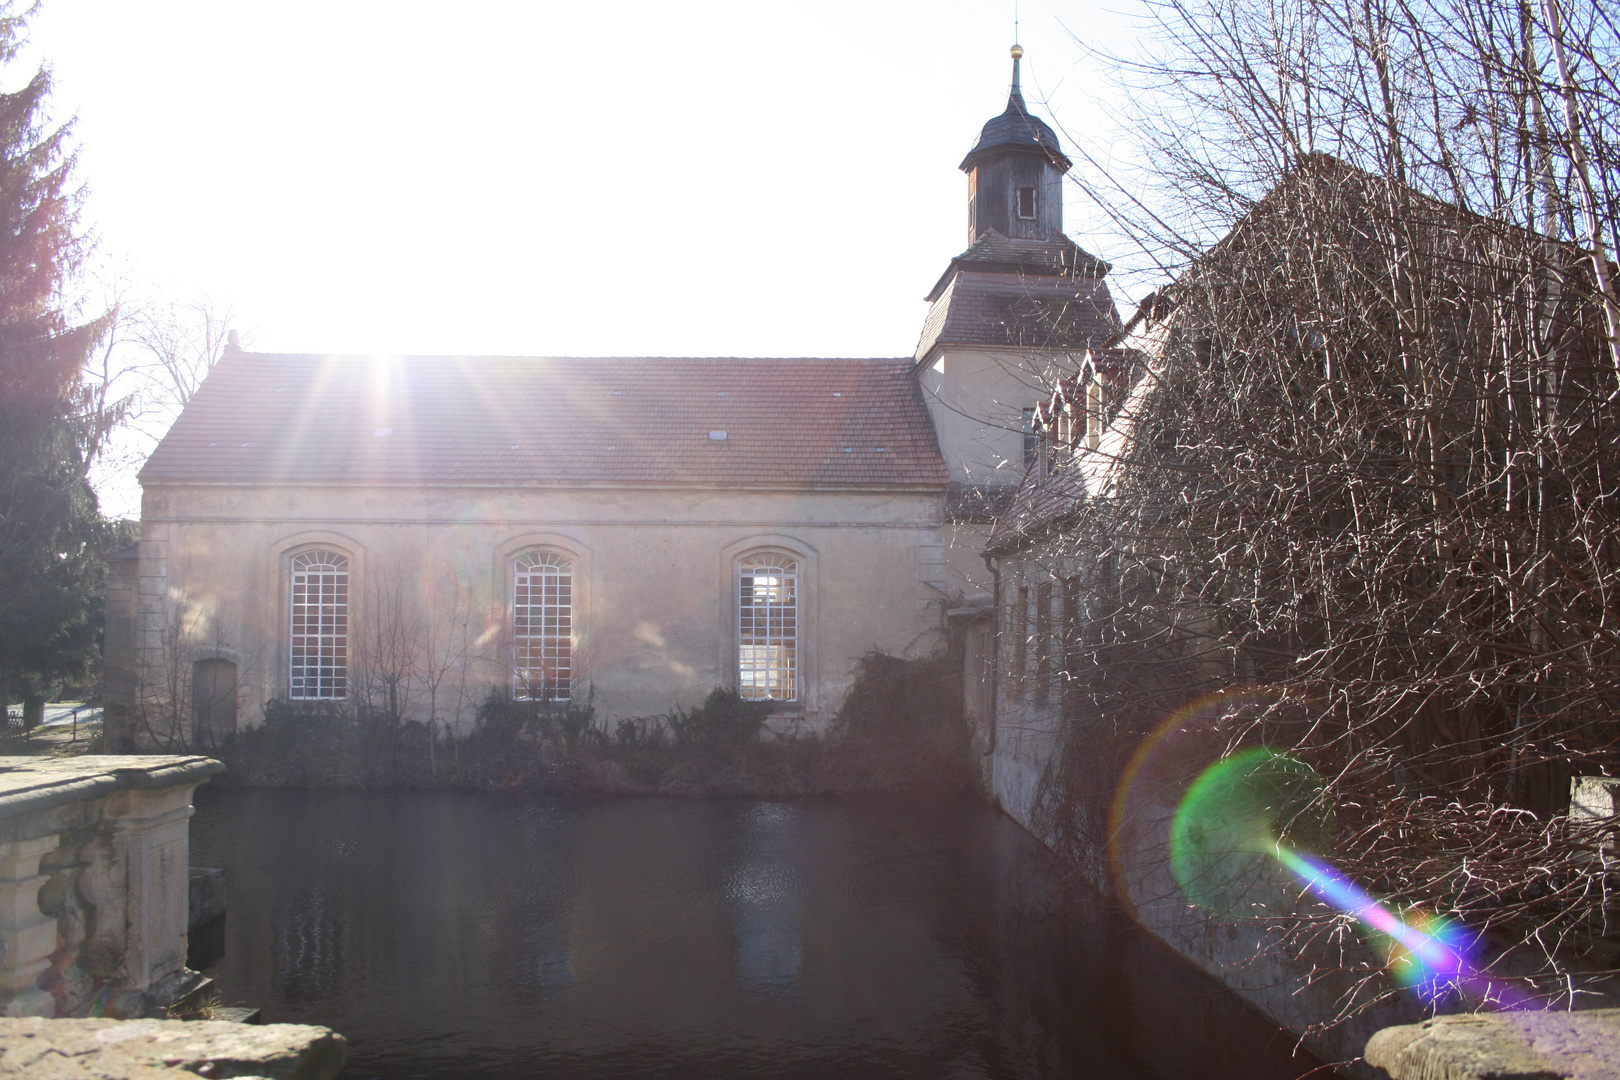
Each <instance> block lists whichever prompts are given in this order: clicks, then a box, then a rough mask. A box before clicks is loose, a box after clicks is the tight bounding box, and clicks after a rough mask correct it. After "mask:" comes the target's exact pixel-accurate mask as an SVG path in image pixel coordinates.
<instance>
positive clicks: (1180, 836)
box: [1170, 747, 1333, 918]
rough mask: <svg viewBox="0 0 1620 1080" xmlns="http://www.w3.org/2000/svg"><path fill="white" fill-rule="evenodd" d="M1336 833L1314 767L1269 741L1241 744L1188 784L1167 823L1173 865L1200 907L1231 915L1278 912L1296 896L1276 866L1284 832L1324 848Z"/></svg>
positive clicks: (1292, 838)
mask: <svg viewBox="0 0 1620 1080" xmlns="http://www.w3.org/2000/svg"><path fill="white" fill-rule="evenodd" d="M1332 832H1333V808H1332V805H1331V803H1329V802H1328V801H1327V798H1326V793H1325V785H1324V784H1323V783H1322V778H1321V777H1320V776H1318V775H1317V774H1316V770H1315V769H1313V768H1311V767H1310V766H1309V765H1307V764H1305V763H1304V762H1302V761H1300V760H1298V759H1296V758H1292V757H1289V756H1288V755H1287V754H1279V753H1276V752H1275V751H1272V750H1268V749H1266V748H1264V747H1255V748H1253V749H1249V750H1240V751H1238V752H1237V753H1235V754H1230V755H1228V756H1226V757H1224V758H1222V759H1221V760H1219V761H1217V762H1216V763H1215V764H1213V765H1211V766H1210V767H1209V768H1207V769H1205V770H1204V771H1203V773H1202V774H1201V775H1200V776H1199V777H1198V779H1197V780H1195V781H1194V782H1193V784H1192V786H1191V787H1189V788H1188V789H1187V794H1186V795H1185V796H1183V798H1182V800H1181V803H1180V805H1179V806H1178V807H1177V808H1176V814H1175V817H1174V818H1173V819H1172V821H1171V824H1170V865H1171V869H1172V871H1173V872H1174V874H1175V877H1176V884H1178V885H1180V886H1181V891H1182V892H1184V893H1186V894H1187V897H1188V899H1190V900H1192V901H1193V902H1194V903H1196V904H1198V905H1199V906H1200V907H1202V908H1206V909H1208V910H1211V911H1218V912H1220V913H1221V914H1223V915H1227V916H1231V917H1234V918H1242V917H1244V916H1251V915H1253V916H1261V915H1274V914H1281V913H1282V912H1283V911H1285V910H1287V909H1288V908H1289V907H1291V906H1292V903H1293V900H1294V895H1295V890H1294V889H1292V888H1290V884H1291V883H1290V881H1289V880H1288V878H1287V877H1285V876H1284V875H1283V874H1281V873H1280V872H1279V867H1278V865H1277V859H1276V852H1277V850H1278V849H1279V846H1280V844H1281V841H1282V839H1283V838H1285V837H1286V838H1287V839H1288V840H1289V841H1290V842H1292V843H1297V844H1303V845H1305V846H1307V847H1322V846H1325V844H1326V841H1327V839H1328V837H1329V836H1331V835H1332Z"/></svg>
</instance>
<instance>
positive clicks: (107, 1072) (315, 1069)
mask: <svg viewBox="0 0 1620 1080" xmlns="http://www.w3.org/2000/svg"><path fill="white" fill-rule="evenodd" d="M347 1056H348V1043H347V1041H346V1040H345V1039H344V1038H343V1036H341V1035H339V1034H337V1033H336V1032H335V1031H333V1030H332V1029H330V1028H324V1027H313V1026H310V1025H307V1024H263V1025H254V1024H233V1023H229V1022H225V1021H219V1020H102V1019H93V1020H44V1019H40V1018H37V1017H29V1018H26V1019H10V1018H0V1077H5V1078H7V1080H10V1078H11V1077H18V1078H22V1077H26V1078H28V1080H182V1078H186V1080H189V1078H192V1077H198V1076H202V1077H266V1078H269V1080H331V1078H332V1077H334V1076H336V1075H337V1074H338V1071H339V1070H341V1069H342V1068H343V1062H344V1059H345V1058H346V1057H347Z"/></svg>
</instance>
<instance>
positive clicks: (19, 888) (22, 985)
mask: <svg viewBox="0 0 1620 1080" xmlns="http://www.w3.org/2000/svg"><path fill="white" fill-rule="evenodd" d="M56 844H57V838H56V837H55V836H41V837H36V838H34V839H32V840H13V841H10V842H6V843H0V957H3V962H0V1010H3V1012H4V1014H5V1015H6V1016H53V1015H55V1011H56V1003H55V1001H54V1000H53V999H52V998H51V995H50V994H48V993H47V992H46V991H44V990H43V989H41V988H40V986H39V977H40V975H41V974H43V973H44V972H45V970H46V969H47V968H49V967H50V966H51V953H53V952H55V951H56V920H55V919H53V918H51V917H49V916H48V915H46V914H45V913H44V912H42V911H40V910H39V888H40V886H41V885H44V884H45V882H46V881H48V880H49V879H50V875H48V874H42V873H40V872H39V860H40V858H41V857H42V856H44V855H45V854H46V853H48V852H51V851H54V850H55V849H56ZM182 959H183V958H182Z"/></svg>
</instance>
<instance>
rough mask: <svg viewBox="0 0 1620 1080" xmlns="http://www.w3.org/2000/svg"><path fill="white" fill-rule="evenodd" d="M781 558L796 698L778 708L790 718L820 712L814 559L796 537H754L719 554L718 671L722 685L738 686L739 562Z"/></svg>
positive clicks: (816, 562)
mask: <svg viewBox="0 0 1620 1080" xmlns="http://www.w3.org/2000/svg"><path fill="white" fill-rule="evenodd" d="M762 555H763V556H768V555H782V556H786V557H787V558H789V559H792V560H793V561H794V564H795V574H796V576H797V580H796V582H795V585H796V595H795V598H794V600H795V608H796V611H795V616H796V617H795V620H794V621H795V623H796V626H795V634H796V640H795V643H794V644H795V652H796V657H795V659H796V667H797V671H796V680H797V683H798V686H797V691H798V693H797V696H796V698H795V699H794V700H793V701H790V702H787V703H785V705H784V708H785V710H786V711H788V712H790V713H795V712H802V713H805V714H810V713H814V712H815V711H816V710H817V709H818V708H819V707H820V698H821V677H820V672H821V666H820V649H819V648H818V641H819V638H820V633H819V627H820V623H819V620H818V619H817V610H816V609H817V597H818V594H819V592H820V588H819V582H820V570H821V567H820V554H819V553H818V552H817V551H816V549H815V548H814V547H812V546H811V545H810V544H807V543H805V542H804V541H803V540H800V539H798V538H797V537H793V536H787V535H784V534H780V533H757V534H754V535H752V536H747V537H743V538H742V539H740V540H737V541H735V542H733V543H731V544H728V545H726V546H725V547H724V548H722V549H721V552H720V565H719V568H718V569H719V584H720V590H719V595H720V596H721V597H722V598H723V600H724V602H723V603H722V604H721V605H720V608H721V610H720V637H719V640H720V642H721V648H720V656H719V658H718V659H719V667H720V670H721V672H723V673H724V683H725V685H727V686H732V687H734V688H739V689H740V687H738V676H739V672H740V669H741V666H742V649H741V645H742V626H741V621H742V599H743V598H742V595H741V569H742V566H743V561H744V560H745V559H749V558H752V557H754V556H762Z"/></svg>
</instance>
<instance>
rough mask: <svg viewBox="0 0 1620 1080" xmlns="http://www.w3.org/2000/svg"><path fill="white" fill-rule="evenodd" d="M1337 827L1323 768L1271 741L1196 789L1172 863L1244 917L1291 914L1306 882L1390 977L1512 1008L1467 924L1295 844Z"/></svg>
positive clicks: (1192, 892) (1322, 842)
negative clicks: (1358, 879)
mask: <svg viewBox="0 0 1620 1080" xmlns="http://www.w3.org/2000/svg"><path fill="white" fill-rule="evenodd" d="M1332 829H1333V811H1332V807H1331V805H1330V804H1329V803H1328V801H1327V798H1326V785H1325V784H1323V782H1322V778H1321V777H1320V776H1319V775H1318V774H1317V772H1316V770H1315V769H1312V768H1311V767H1310V766H1309V765H1307V764H1306V763H1304V762H1302V761H1300V760H1298V759H1297V758H1294V757H1290V756H1289V755H1287V754H1281V753H1278V752H1276V751H1274V750H1269V749H1266V748H1263V747H1260V748H1253V749H1248V750H1241V751H1238V752H1236V753H1233V754H1229V755H1227V756H1226V757H1223V758H1222V759H1220V760H1219V761H1217V762H1215V763H1214V764H1213V765H1211V766H1209V767H1208V768H1207V769H1205V770H1204V771H1203V773H1201V774H1200V775H1199V776H1198V778H1197V779H1196V780H1195V781H1194V782H1193V783H1192V785H1191V786H1190V787H1188V788H1187V792H1186V794H1185V795H1184V796H1183V798H1182V800H1181V803H1180V804H1179V806H1178V807H1177V809H1176V814H1175V817H1174V819H1173V820H1172V823H1171V828H1170V858H1171V867H1172V869H1173V871H1174V873H1175V877H1176V882H1177V884H1179V885H1180V886H1181V889H1182V891H1183V892H1184V893H1186V895H1187V897H1188V898H1189V899H1190V900H1192V901H1193V902H1194V903H1196V904H1198V905H1199V906H1200V907H1203V908H1206V909H1208V910H1211V911H1216V912H1219V913H1221V914H1223V915H1227V916H1231V917H1236V918H1242V917H1262V916H1265V915H1274V914H1282V913H1284V912H1286V911H1287V910H1289V909H1290V908H1291V907H1292V906H1294V905H1295V903H1296V901H1297V898H1298V895H1299V889H1300V888H1301V887H1303V889H1304V890H1305V892H1306V893H1307V894H1308V895H1310V896H1313V897H1315V898H1316V899H1317V900H1320V901H1321V902H1322V903H1324V904H1326V905H1328V906H1329V907H1331V908H1334V909H1335V910H1338V911H1342V912H1344V913H1346V914H1348V915H1350V916H1352V917H1353V918H1355V919H1356V920H1357V921H1358V922H1359V923H1361V924H1362V926H1363V927H1365V928H1366V929H1367V930H1369V931H1371V933H1372V935H1373V937H1374V939H1375V941H1376V943H1377V944H1379V945H1381V946H1382V947H1383V949H1384V952H1385V956H1386V965H1387V967H1388V969H1389V971H1390V973H1391V974H1392V975H1393V976H1394V977H1395V979H1396V980H1397V981H1398V982H1399V983H1400V984H1401V985H1403V986H1405V987H1408V988H1409V989H1411V990H1413V991H1414V992H1416V993H1417V994H1418V995H1419V996H1421V997H1422V998H1423V999H1424V1000H1426V1001H1430V1002H1433V1001H1435V1000H1438V999H1439V998H1442V997H1445V996H1447V995H1448V994H1451V993H1453V992H1457V991H1462V992H1467V993H1470V994H1472V995H1473V996H1475V997H1477V998H1479V999H1481V1000H1485V1001H1494V1002H1495V1003H1498V1004H1511V1002H1508V1001H1506V1000H1505V999H1504V993H1503V988H1501V987H1500V986H1497V985H1494V984H1493V982H1492V981H1491V980H1490V979H1488V978H1486V977H1485V976H1484V975H1483V974H1482V973H1481V972H1479V970H1478V969H1477V968H1475V967H1474V966H1473V965H1472V964H1471V963H1470V961H1469V955H1468V954H1469V952H1470V942H1469V941H1468V940H1467V935H1466V934H1465V933H1464V931H1463V929H1462V928H1461V927H1459V926H1457V925H1455V924H1453V923H1449V922H1447V921H1445V920H1443V919H1439V918H1436V917H1434V916H1430V915H1426V914H1424V913H1422V912H1420V911H1417V910H1416V909H1413V910H1409V911H1405V912H1397V911H1395V910H1393V909H1392V908H1390V907H1389V906H1388V905H1386V904H1384V903H1382V902H1381V901H1379V900H1378V899H1377V898H1376V897H1374V896H1373V895H1372V894H1371V893H1369V892H1367V891H1366V890H1365V889H1362V888H1361V887H1360V886H1358V885H1356V884H1355V883H1354V882H1352V881H1350V879H1349V878H1347V877H1345V876H1344V875H1343V874H1341V873H1339V872H1338V871H1337V870H1335V869H1333V868H1332V867H1331V866H1329V865H1328V864H1327V863H1325V862H1323V861H1322V860H1321V859H1320V858H1317V857H1316V856H1313V855H1309V854H1306V853H1305V851H1302V850H1300V849H1299V848H1298V847H1296V846H1295V845H1296V844H1300V845H1304V846H1306V847H1325V846H1326V844H1327V842H1328V840H1329V838H1330V836H1331V834H1332Z"/></svg>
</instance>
